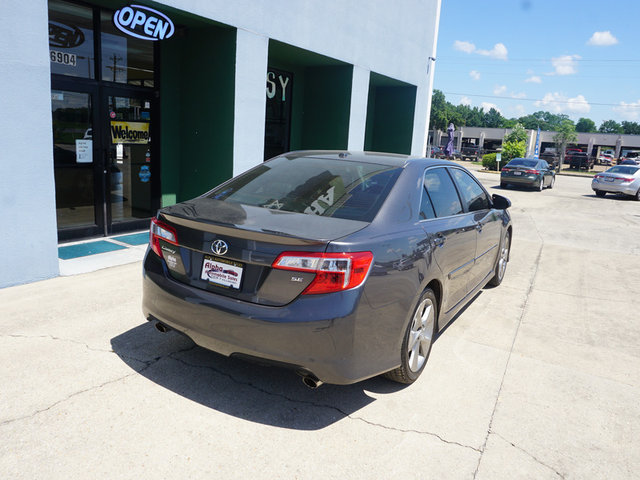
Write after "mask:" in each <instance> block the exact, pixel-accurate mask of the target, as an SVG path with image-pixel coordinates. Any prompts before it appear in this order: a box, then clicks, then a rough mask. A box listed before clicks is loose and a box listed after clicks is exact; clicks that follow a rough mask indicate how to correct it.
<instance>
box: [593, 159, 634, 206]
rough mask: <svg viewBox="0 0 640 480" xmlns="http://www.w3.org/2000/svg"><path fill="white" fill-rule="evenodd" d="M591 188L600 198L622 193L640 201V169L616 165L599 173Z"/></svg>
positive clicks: (632, 166)
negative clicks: (609, 194)
mask: <svg viewBox="0 0 640 480" xmlns="http://www.w3.org/2000/svg"><path fill="white" fill-rule="evenodd" d="M591 188H592V189H593V191H594V192H595V194H596V195H597V196H598V197H604V196H605V195H606V194H607V193H622V194H624V195H630V196H632V197H634V198H635V199H636V200H640V167H639V166H635V165H616V166H615V167H611V168H610V169H608V170H607V171H605V172H602V173H599V174H597V175H596V176H595V178H594V179H593V181H592V182H591Z"/></svg>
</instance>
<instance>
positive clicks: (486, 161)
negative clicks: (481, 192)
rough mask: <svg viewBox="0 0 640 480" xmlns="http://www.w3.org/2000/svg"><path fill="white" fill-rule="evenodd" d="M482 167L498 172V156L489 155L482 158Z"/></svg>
mask: <svg viewBox="0 0 640 480" xmlns="http://www.w3.org/2000/svg"><path fill="white" fill-rule="evenodd" d="M482 166H483V167H484V168H486V169H487V170H497V163H496V154H495V153H487V154H486V155H483V156H482Z"/></svg>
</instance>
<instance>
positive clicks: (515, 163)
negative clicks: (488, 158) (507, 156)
mask: <svg viewBox="0 0 640 480" xmlns="http://www.w3.org/2000/svg"><path fill="white" fill-rule="evenodd" d="M536 165H538V161H537V160H527V159H525V158H516V159H514V160H511V161H510V162H509V163H508V164H507V166H508V167H519V166H520V167H535V166H536Z"/></svg>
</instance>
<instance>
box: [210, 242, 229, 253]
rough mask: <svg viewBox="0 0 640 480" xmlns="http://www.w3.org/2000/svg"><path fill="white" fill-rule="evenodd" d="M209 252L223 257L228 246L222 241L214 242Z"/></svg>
mask: <svg viewBox="0 0 640 480" xmlns="http://www.w3.org/2000/svg"><path fill="white" fill-rule="evenodd" d="M211 251H212V252H213V253H215V254H216V255H224V254H226V253H227V252H228V251H229V246H228V245H227V242H225V241H224V240H216V241H215V242H213V243H212V244H211Z"/></svg>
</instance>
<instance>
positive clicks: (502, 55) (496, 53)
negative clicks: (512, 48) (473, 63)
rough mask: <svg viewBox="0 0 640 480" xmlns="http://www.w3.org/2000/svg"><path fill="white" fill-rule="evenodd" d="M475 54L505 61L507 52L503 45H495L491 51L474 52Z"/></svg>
mask: <svg viewBox="0 0 640 480" xmlns="http://www.w3.org/2000/svg"><path fill="white" fill-rule="evenodd" d="M476 53H477V54H479V55H484V56H486V57H491V58H497V59H498V60H506V59H507V53H508V52H507V47H505V46H504V44H503V43H496V44H495V45H494V46H493V48H492V49H491V50H476Z"/></svg>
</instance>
